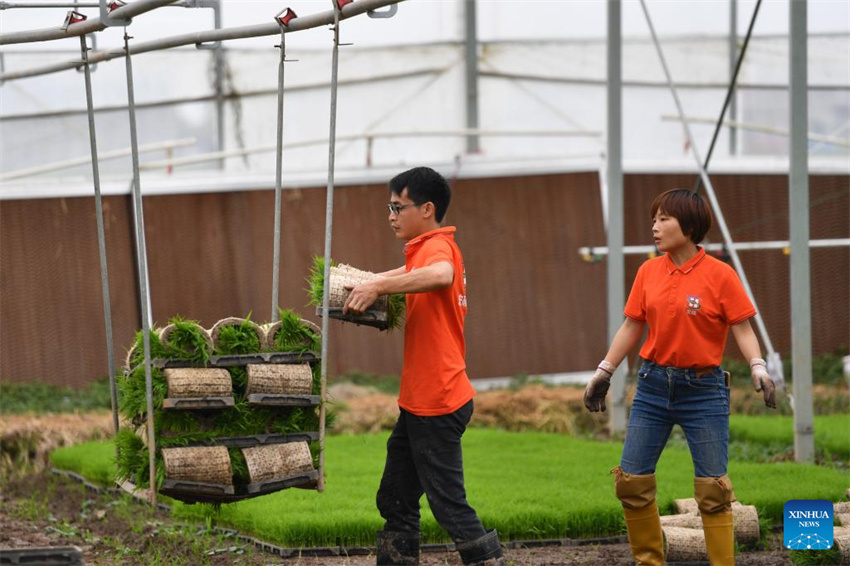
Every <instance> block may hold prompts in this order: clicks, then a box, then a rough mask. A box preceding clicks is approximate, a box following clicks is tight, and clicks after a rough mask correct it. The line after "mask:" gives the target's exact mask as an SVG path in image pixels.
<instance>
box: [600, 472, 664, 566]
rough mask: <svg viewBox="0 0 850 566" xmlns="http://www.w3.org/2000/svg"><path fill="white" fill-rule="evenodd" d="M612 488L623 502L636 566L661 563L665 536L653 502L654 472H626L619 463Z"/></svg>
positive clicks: (660, 565)
mask: <svg viewBox="0 0 850 566" xmlns="http://www.w3.org/2000/svg"><path fill="white" fill-rule="evenodd" d="M611 473H613V474H616V475H615V477H614V487H615V489H616V492H617V499H619V500H620V502H621V503H622V504H623V514H624V515H625V517H626V528H627V529H628V533H629V546H630V547H631V549H632V556H634V558H635V563H636V565H637V566H664V536H663V534H662V532H661V518H660V517H659V514H658V505H657V504H656V502H655V474H646V475H635V474H627V473H626V472H624V471H623V470H622V468H620V467H619V466H618V467H616V468H614V469H613V470H611Z"/></svg>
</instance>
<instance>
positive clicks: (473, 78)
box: [464, 0, 480, 153]
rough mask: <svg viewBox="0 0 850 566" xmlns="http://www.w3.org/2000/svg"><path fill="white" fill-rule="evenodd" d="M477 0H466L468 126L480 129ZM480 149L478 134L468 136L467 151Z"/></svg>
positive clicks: (474, 151) (470, 128)
mask: <svg viewBox="0 0 850 566" xmlns="http://www.w3.org/2000/svg"><path fill="white" fill-rule="evenodd" d="M475 2H476V0H465V2H464V19H465V22H466V44H465V53H466V128H467V129H468V130H477V129H478V31H477V26H476V21H475ZM479 151H480V145H479V139H478V135H477V134H476V135H468V136H466V152H467V153H478V152H479Z"/></svg>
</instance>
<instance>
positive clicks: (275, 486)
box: [245, 470, 319, 496]
mask: <svg viewBox="0 0 850 566" xmlns="http://www.w3.org/2000/svg"><path fill="white" fill-rule="evenodd" d="M318 479H319V472H317V471H316V470H311V471H309V472H303V473H300V474H297V475H294V476H289V477H288V478H275V479H272V480H268V481H263V482H257V483H249V484H248V485H247V486H246V487H245V489H246V491H247V492H248V493H250V494H251V495H255V496H256V495H264V494H266V493H272V492H275V491H280V490H281V489H287V488H290V487H302V486H305V485H306V484H315V483H316V482H318Z"/></svg>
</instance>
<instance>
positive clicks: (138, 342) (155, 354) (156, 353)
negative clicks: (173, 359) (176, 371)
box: [129, 328, 169, 369]
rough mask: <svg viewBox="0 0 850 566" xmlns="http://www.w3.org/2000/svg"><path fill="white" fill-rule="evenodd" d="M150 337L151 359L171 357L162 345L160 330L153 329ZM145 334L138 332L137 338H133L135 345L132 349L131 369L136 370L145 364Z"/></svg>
mask: <svg viewBox="0 0 850 566" xmlns="http://www.w3.org/2000/svg"><path fill="white" fill-rule="evenodd" d="M148 336H149V337H150V350H151V359H152V360H153V359H156V358H167V357H169V353H168V350H167V349H166V348H165V346H164V345H163V344H162V342H161V341H160V339H159V332H158V329H155V328H151V329H150V331H149V332H148ZM143 341H144V333H143V332H142V331H141V330H139V331H137V332H136V336H135V337H134V338H133V345H132V347H131V350H132V352H133V353H132V356H131V357H130V360H129V361H130V369H133V368H135V367H136V366H139V365H141V364H143V363H144V362H145V350H144V343H143Z"/></svg>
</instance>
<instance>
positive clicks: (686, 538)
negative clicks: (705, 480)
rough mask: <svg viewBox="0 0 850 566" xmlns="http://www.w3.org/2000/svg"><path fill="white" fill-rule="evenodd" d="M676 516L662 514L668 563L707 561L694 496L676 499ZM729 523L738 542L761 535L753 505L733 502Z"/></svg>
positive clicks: (742, 542) (756, 540) (751, 539)
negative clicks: (692, 497) (732, 526)
mask: <svg viewBox="0 0 850 566" xmlns="http://www.w3.org/2000/svg"><path fill="white" fill-rule="evenodd" d="M675 503H676V510H677V511H678V514H676V515H663V516H662V517H661V529H662V530H663V531H664V545H665V556H666V559H667V561H668V562H699V561H705V560H708V551H707V549H706V546H705V534H704V533H703V530H702V518H701V517H700V515H699V507H698V506H697V502H696V500H695V499H677V500H676V501H675ZM732 524H733V525H734V532H735V540H736V541H737V542H738V544H753V543H756V542H758V540H759V538H760V537H761V530H760V525H759V518H758V511H757V510H756V508H755V507H754V506H752V505H741V504H740V503H738V502H737V501H734V502H733V503H732Z"/></svg>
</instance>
